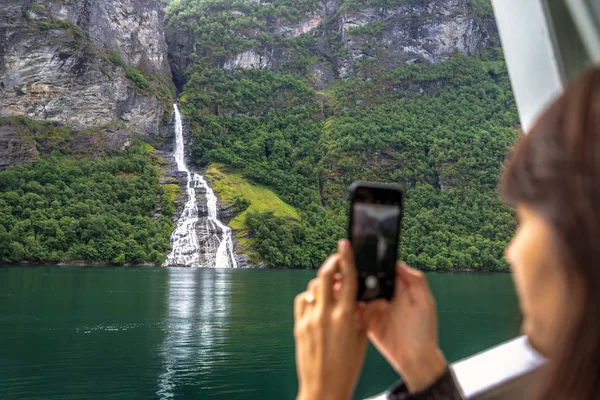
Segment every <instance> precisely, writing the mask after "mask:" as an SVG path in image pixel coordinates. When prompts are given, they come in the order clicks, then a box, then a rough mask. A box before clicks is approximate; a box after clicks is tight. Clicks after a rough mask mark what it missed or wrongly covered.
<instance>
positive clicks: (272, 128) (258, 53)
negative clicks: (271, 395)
mask: <svg viewBox="0 0 600 400" xmlns="http://www.w3.org/2000/svg"><path fill="white" fill-rule="evenodd" d="M167 32H168V33H167V39H168V42H169V49H170V50H169V51H170V62H171V65H172V69H173V73H174V77H175V81H176V83H177V85H178V86H179V87H180V88H181V89H183V93H182V96H181V102H182V108H183V111H184V113H185V115H186V117H187V118H188V120H189V121H190V127H191V133H192V136H193V138H194V143H193V145H192V151H193V156H194V158H195V160H196V162H197V164H198V165H199V166H200V167H201V166H204V165H206V164H208V163H210V162H220V163H223V164H225V165H227V166H229V167H230V168H232V169H236V170H238V172H240V173H243V174H244V176H245V177H246V178H248V179H251V180H254V181H255V182H257V183H260V184H263V185H267V186H269V187H271V188H273V189H274V190H275V192H276V193H277V194H278V195H279V196H281V198H282V199H283V200H285V201H286V202H288V203H289V204H291V205H293V206H294V207H296V208H297V209H298V210H299V211H300V217H301V221H300V222H297V221H290V220H284V219H282V218H278V217H276V216H274V215H273V214H269V213H263V214H260V213H258V214H257V213H249V214H248V216H247V218H246V225H247V226H246V227H245V228H244V229H243V230H242V231H241V232H240V233H239V234H238V236H239V237H240V238H243V239H244V243H245V244H247V248H246V252H249V253H253V252H256V253H258V255H259V256H260V257H261V258H262V259H263V260H264V261H265V262H266V263H268V264H270V265H286V266H298V267H314V266H317V265H319V264H320V263H321V262H322V261H323V259H324V258H325V257H326V255H327V254H328V253H330V252H331V251H332V250H333V249H334V246H335V240H336V239H337V238H339V237H342V236H344V235H345V215H346V211H347V209H346V202H345V198H346V190H347V189H346V188H347V186H348V184H349V183H351V182H352V181H353V180H355V179H370V180H378V181H386V182H397V183H401V184H403V185H404V186H405V187H406V188H407V204H406V218H405V220H404V240H403V258H404V259H405V260H407V261H408V262H410V263H411V264H412V265H414V266H416V267H419V268H423V269H440V270H444V269H464V268H469V269H504V268H506V264H505V263H504V261H503V260H502V250H503V247H504V245H505V244H506V242H507V240H508V238H509V237H510V235H511V232H512V229H513V227H514V221H513V219H512V217H511V214H510V211H509V210H508V209H507V208H505V207H504V206H503V205H502V203H501V201H500V199H499V198H498V196H497V194H496V190H495V187H496V181H497V176H498V174H499V172H500V170H501V167H502V163H503V160H504V157H505V155H506V154H507V152H508V149H509V148H510V146H511V145H512V143H513V142H514V141H515V139H516V137H517V136H518V131H517V129H516V127H517V126H518V118H517V113H516V109H515V106H514V102H513V99H512V93H511V89H510V84H509V82H508V78H507V73H506V68H505V66H504V62H503V60H502V52H501V49H500V48H499V41H498V37H497V33H496V28H495V26H494V23H493V16H492V14H491V5H490V4H489V2H487V1H484V0H452V1H440V0H352V1H350V0H348V1H336V0H329V1H319V0H303V1H287V0H282V1H278V2H266V1H265V2H263V1H230V0H211V1H198V0H179V1H173V2H171V4H170V6H169V9H168V13H167ZM246 231H247V232H249V234H248V235H246V234H245V233H244V232H246ZM255 256H256V255H255Z"/></svg>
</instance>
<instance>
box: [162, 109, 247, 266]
mask: <svg viewBox="0 0 600 400" xmlns="http://www.w3.org/2000/svg"><path fill="white" fill-rule="evenodd" d="M173 107H174V109H175V153H174V155H175V161H176V162H177V170H178V171H180V172H185V173H187V196H188V198H187V202H186V203H185V207H184V209H183V213H182V214H181V217H179V221H177V227H176V228H175V231H174V232H173V235H172V236H171V253H170V254H169V255H168V256H167V260H166V261H165V263H164V265H165V266H186V267H208V268H237V262H236V261H235V257H234V255H233V239H232V237H231V228H229V227H228V226H226V225H225V224H223V223H222V222H221V221H219V219H218V218H217V196H215V193H214V192H213V190H212V189H211V188H210V186H208V183H206V180H205V179H204V177H203V176H202V175H199V174H196V173H192V172H190V170H189V168H188V167H187V164H186V162H185V146H184V143H183V121H182V119H181V113H180V112H179V108H178V107H177V104H174V105H173ZM198 188H202V189H203V191H204V193H205V194H206V209H205V210H202V211H203V212H202V213H201V212H200V210H198V202H197V198H196V189H198Z"/></svg>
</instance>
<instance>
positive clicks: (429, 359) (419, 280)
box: [366, 264, 447, 393]
mask: <svg viewBox="0 0 600 400" xmlns="http://www.w3.org/2000/svg"><path fill="white" fill-rule="evenodd" d="M366 307H367V308H370V307H373V308H376V311H375V313H374V314H375V316H374V317H373V318H372V319H371V321H370V323H369V329H368V331H369V338H370V339H371V342H373V344H374V345H375V346H376V347H377V349H378V350H379V352H380V353H381V354H382V355H383V356H384V357H385V358H386V359H387V360H388V362H389V363H390V364H391V365H392V367H394V369H396V371H397V372H398V373H399V374H400V375H402V378H403V379H404V382H405V384H406V386H407V387H408V390H409V391H410V392H411V393H417V392H421V391H423V390H425V389H427V388H428V387H429V386H431V385H432V384H433V383H435V381H436V380H437V379H438V378H440V377H441V376H442V375H443V374H444V372H445V371H446V368H447V363H446V360H445V358H444V355H443V354H442V352H441V350H440V348H439V345H438V324H437V314H436V305H435V300H434V299H433V296H432V295H431V291H430V289H429V285H428V284H427V281H426V279H425V276H424V274H423V273H422V272H420V271H417V270H414V269H411V268H409V267H407V266H405V265H401V264H398V265H397V267H396V289H395V295H394V298H393V299H392V301H391V302H385V301H377V302H374V303H371V304H369V305H367V306H366Z"/></svg>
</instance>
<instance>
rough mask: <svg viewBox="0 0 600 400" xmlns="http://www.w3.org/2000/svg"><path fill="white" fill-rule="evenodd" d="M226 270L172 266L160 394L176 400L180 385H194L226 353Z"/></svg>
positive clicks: (227, 302) (228, 309)
mask: <svg viewBox="0 0 600 400" xmlns="http://www.w3.org/2000/svg"><path fill="white" fill-rule="evenodd" d="M230 283H231V282H230V280H229V279H228V272H227V271H226V270H212V269H211V270H208V269H204V270H198V269H190V268H169V276H168V296H167V302H168V304H167V309H168V315H167V324H166V329H167V333H166V335H165V342H164V345H163V346H162V355H163V359H164V369H163V372H162V374H161V375H160V378H159V383H158V384H159V389H158V391H157V395H158V396H159V398H161V399H172V398H174V397H175V394H176V392H177V386H178V384H182V385H185V386H194V382H196V383H197V382H200V381H202V379H201V376H202V375H204V374H206V373H208V372H210V370H211V369H212V367H213V364H214V363H216V362H218V360H219V359H220V358H222V357H220V356H222V355H220V354H218V349H220V348H223V345H224V342H225V340H226V332H227V320H228V317H229V314H230V296H231V284H230Z"/></svg>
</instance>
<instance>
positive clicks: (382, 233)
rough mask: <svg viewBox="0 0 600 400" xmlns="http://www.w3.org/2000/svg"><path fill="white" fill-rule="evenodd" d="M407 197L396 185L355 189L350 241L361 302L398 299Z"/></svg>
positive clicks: (359, 184) (363, 185)
mask: <svg viewBox="0 0 600 400" xmlns="http://www.w3.org/2000/svg"><path fill="white" fill-rule="evenodd" d="M403 197H404V196H403V192H402V189H401V188H400V187H398V186H396V185H388V184H379V183H367V182H356V183H354V184H353V185H352V187H351V204H350V223H349V227H348V238H349V239H350V242H351V243H352V248H353V250H354V259H355V264H356V269H357V276H358V301H372V300H376V299H381V298H382V299H387V300H391V299H392V298H393V297H394V282H395V270H396V269H395V268H396V261H397V259H398V241H399V239H400V223H401V220H402V205H403Z"/></svg>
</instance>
